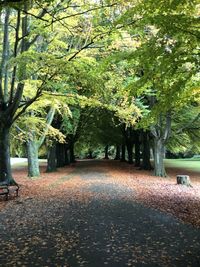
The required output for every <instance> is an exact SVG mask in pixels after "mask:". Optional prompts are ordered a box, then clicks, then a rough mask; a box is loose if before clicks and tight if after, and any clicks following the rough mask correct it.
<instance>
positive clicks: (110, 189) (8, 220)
mask: <svg viewBox="0 0 200 267" xmlns="http://www.w3.org/2000/svg"><path fill="white" fill-rule="evenodd" d="M77 177H79V180H80V179H81V181H82V187H81V188H79V189H78V190H75V191H74V195H73V194H71V195H69V196H70V197H69V196H68V191H67V190H66V198H63V197H62V198H59V197H56V196H53V197H49V199H31V198H30V199H26V200H24V201H20V200H19V201H18V202H16V203H15V205H14V208H13V205H8V206H7V207H6V209H5V210H3V211H2V212H1V213H0V245H1V250H0V266H2V267H6V266H28V267H31V266H66V267H67V266H70V267H81V266H83V267H102V266H108V267H125V266H132V267H134V266H136V267H141V266H149V267H157V266H163V267H164V266H169V267H173V266H174V267H179V266H180V267H187V266H188V267H189V266H191V267H199V266H200V230H198V229H195V228H193V227H192V226H189V225H185V224H183V223H181V222H180V221H178V220H176V219H175V218H174V217H172V216H169V215H166V214H164V213H162V212H158V211H156V210H153V209H149V208H146V207H144V206H142V205H141V204H139V203H136V202H134V201H131V200H128V199H127V196H134V190H130V189H129V188H126V187H125V186H124V187H122V186H121V185H118V184H113V183H109V175H108V173H107V172H106V169H105V168H104V164H103V163H102V164H101V163H98V165H97V163H96V162H95V161H85V162H80V163H78V164H77V166H76V168H75V169H74V171H73V172H72V173H70V175H68V176H66V177H65V178H66V179H63V178H62V179H63V180H66V181H68V180H72V181H73V179H74V180H76V179H77ZM66 181H65V182H66ZM105 181H107V182H105Z"/></svg>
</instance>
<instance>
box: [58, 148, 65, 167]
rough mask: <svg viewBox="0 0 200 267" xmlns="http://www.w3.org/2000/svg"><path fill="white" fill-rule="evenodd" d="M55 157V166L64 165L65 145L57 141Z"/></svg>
mask: <svg viewBox="0 0 200 267" xmlns="http://www.w3.org/2000/svg"><path fill="white" fill-rule="evenodd" d="M56 158H57V167H58V168H62V167H64V166H65V145H64V144H60V143H57V144H56Z"/></svg>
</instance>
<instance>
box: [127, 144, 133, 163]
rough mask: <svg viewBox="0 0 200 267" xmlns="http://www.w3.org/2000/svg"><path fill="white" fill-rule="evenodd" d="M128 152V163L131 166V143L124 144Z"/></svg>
mask: <svg viewBox="0 0 200 267" xmlns="http://www.w3.org/2000/svg"><path fill="white" fill-rule="evenodd" d="M126 147H127V152H128V163H129V164H133V144H132V143H131V142H127V143H126Z"/></svg>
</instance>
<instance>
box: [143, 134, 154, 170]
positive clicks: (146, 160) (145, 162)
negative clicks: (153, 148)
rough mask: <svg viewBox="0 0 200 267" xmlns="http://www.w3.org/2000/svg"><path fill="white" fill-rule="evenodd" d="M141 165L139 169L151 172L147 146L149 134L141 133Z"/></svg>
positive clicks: (148, 146)
mask: <svg viewBox="0 0 200 267" xmlns="http://www.w3.org/2000/svg"><path fill="white" fill-rule="evenodd" d="M142 145H143V147H142V165H141V169H143V170H152V166H151V162H150V144H149V132H148V131H143V132H142Z"/></svg>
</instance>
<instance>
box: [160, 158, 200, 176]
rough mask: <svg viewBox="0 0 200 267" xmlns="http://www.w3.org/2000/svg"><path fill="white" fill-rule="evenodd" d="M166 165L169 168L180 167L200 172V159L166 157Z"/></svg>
mask: <svg viewBox="0 0 200 267" xmlns="http://www.w3.org/2000/svg"><path fill="white" fill-rule="evenodd" d="M165 166H166V167H167V168H179V169H183V170H184V169H185V170H189V171H195V172H199V173H200V159H197V158H189V159H165Z"/></svg>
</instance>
